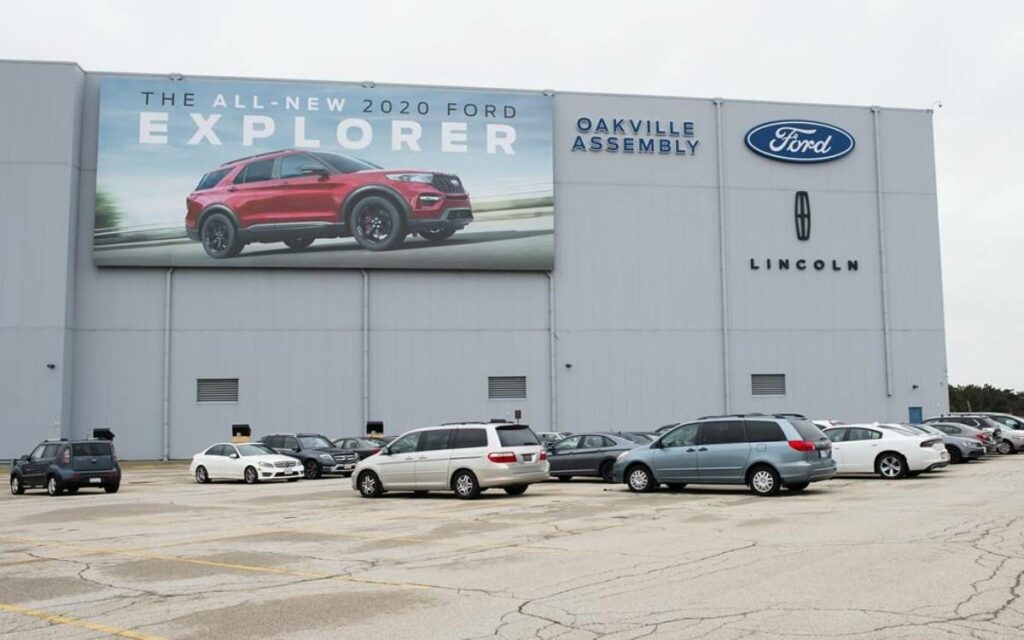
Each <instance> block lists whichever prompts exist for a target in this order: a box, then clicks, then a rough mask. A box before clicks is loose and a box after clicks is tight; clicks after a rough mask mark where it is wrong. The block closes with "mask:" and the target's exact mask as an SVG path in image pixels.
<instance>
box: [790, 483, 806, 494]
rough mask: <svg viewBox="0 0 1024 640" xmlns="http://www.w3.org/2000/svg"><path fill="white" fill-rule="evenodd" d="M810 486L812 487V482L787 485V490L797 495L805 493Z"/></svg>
mask: <svg viewBox="0 0 1024 640" xmlns="http://www.w3.org/2000/svg"><path fill="white" fill-rule="evenodd" d="M809 486H811V483H810V482H794V483H793V484H787V485H786V489H788V490H789V491H792V492H793V493H797V492H800V491H803V490H804V489H806V488H807V487H809Z"/></svg>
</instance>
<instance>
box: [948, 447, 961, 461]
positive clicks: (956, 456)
mask: <svg viewBox="0 0 1024 640" xmlns="http://www.w3.org/2000/svg"><path fill="white" fill-rule="evenodd" d="M946 451H948V452H949V463H950V464H960V463H961V462H963V461H964V457H963V456H962V455H960V450H959V449H957V448H956V447H946Z"/></svg>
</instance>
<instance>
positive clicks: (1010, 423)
mask: <svg viewBox="0 0 1024 640" xmlns="http://www.w3.org/2000/svg"><path fill="white" fill-rule="evenodd" d="M954 415H958V414H954ZM972 415H982V416H986V417H988V418H992V419H993V420H995V421H996V422H998V423H999V424H1001V425H1003V426H1004V427H1009V428H1011V429H1013V430H1014V431H1024V418H1020V417H1018V416H1015V415H1013V414H1010V413H989V412H987V411H986V412H982V413H979V414H972Z"/></svg>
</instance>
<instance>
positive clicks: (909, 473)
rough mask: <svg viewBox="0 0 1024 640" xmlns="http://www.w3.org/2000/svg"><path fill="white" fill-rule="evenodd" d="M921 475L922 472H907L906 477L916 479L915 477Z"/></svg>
mask: <svg viewBox="0 0 1024 640" xmlns="http://www.w3.org/2000/svg"><path fill="white" fill-rule="evenodd" d="M922 473H924V471H908V472H907V477H908V478H916V477H917V476H919V475H921V474H922Z"/></svg>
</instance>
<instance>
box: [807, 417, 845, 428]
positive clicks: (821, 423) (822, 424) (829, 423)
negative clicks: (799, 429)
mask: <svg viewBox="0 0 1024 640" xmlns="http://www.w3.org/2000/svg"><path fill="white" fill-rule="evenodd" d="M811 422H813V423H814V424H816V425H818V428H820V429H828V428H829V427H838V426H839V425H841V424H844V423H843V421H842V420H832V419H827V420H811Z"/></svg>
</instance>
